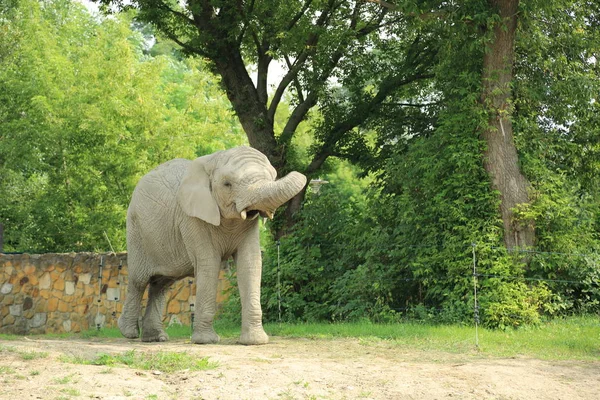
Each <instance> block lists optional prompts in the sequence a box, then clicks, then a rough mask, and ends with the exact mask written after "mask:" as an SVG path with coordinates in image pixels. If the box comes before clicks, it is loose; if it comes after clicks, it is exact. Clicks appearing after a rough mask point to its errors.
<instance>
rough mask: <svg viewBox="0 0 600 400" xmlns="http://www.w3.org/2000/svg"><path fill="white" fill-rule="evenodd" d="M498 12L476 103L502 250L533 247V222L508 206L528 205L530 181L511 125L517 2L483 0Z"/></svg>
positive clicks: (484, 61)
mask: <svg viewBox="0 0 600 400" xmlns="http://www.w3.org/2000/svg"><path fill="white" fill-rule="evenodd" d="M489 4H490V7H491V8H492V9H493V10H494V11H496V12H498V16H499V19H498V20H497V21H496V22H495V23H494V24H493V26H492V32H491V36H490V39H489V40H490V42H489V45H488V48H487V50H486V52H485V55H484V57H483V73H482V81H483V89H482V94H481V101H482V103H483V104H484V106H485V107H486V108H487V109H488V112H489V120H488V124H487V126H486V127H485V128H484V129H483V132H482V137H483V139H484V140H485V142H486V150H485V153H484V165H485V169H486V170H487V171H488V173H489V175H490V178H491V181H492V187H493V188H494V189H495V190H498V191H499V192H500V215H501V217H502V223H503V225H504V243H505V245H506V247H507V248H513V247H516V246H519V247H533V245H534V244H535V231H534V225H533V221H531V220H526V221H517V219H516V218H515V215H514V210H515V209H517V208H518V207H523V206H527V205H529V203H530V199H529V193H528V192H529V189H530V183H529V181H528V180H527V178H526V177H525V176H524V175H523V172H522V171H521V168H520V164H519V155H518V153H517V148H516V146H515V139H514V134H513V126H512V108H513V101H512V87H513V78H514V71H513V66H514V55H515V38H516V34H517V18H518V10H519V0H489Z"/></svg>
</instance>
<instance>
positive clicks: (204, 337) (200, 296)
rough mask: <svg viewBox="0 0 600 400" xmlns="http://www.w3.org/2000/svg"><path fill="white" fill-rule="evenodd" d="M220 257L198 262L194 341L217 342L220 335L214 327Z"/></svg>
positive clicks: (199, 342) (200, 342) (203, 342)
mask: <svg viewBox="0 0 600 400" xmlns="http://www.w3.org/2000/svg"><path fill="white" fill-rule="evenodd" d="M220 265H221V260H220V258H218V257H216V256H213V257H208V258H204V259H202V260H199V261H198V262H197V264H196V318H195V319H194V332H193V334H192V343H197V344H209V343H217V342H218V341H219V335H217V333H216V332H215V329H214V328H213V320H214V318H215V313H216V312H217V286H218V283H219V267H220Z"/></svg>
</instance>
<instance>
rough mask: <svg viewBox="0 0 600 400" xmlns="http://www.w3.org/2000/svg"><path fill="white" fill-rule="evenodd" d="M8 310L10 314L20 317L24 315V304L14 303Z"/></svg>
mask: <svg viewBox="0 0 600 400" xmlns="http://www.w3.org/2000/svg"><path fill="white" fill-rule="evenodd" d="M8 310H9V312H10V315H12V316H15V317H20V316H21V315H23V304H13V305H12V306H9V307H8Z"/></svg>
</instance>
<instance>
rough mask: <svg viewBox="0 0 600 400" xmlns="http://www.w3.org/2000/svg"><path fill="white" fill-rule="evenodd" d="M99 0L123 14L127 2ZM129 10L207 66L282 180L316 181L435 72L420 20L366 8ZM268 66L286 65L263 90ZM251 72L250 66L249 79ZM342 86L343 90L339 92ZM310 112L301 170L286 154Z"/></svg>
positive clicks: (152, 3)
mask: <svg viewBox="0 0 600 400" xmlns="http://www.w3.org/2000/svg"><path fill="white" fill-rule="evenodd" d="M97 1H99V2H101V3H102V4H103V5H105V6H111V5H117V6H121V8H122V7H123V4H125V2H122V1H121V0H97ZM131 4H132V6H133V7H135V8H136V9H137V10H138V18H139V19H140V20H142V21H147V22H151V23H153V24H154V25H155V26H156V28H157V29H158V30H159V32H160V33H161V34H162V35H165V36H166V37H168V38H170V39H171V40H173V41H175V42H176V43H178V44H179V45H180V46H181V47H182V49H183V50H184V51H185V52H186V53H187V54H192V55H197V56H201V57H204V58H206V59H208V60H209V61H210V66H211V69H212V70H213V71H214V72H215V73H216V74H218V75H219V76H220V77H221V83H222V85H223V88H224V90H225V92H226V93H227V97H228V98H229V100H230V101H231V104H232V106H233V108H234V110H235V112H236V115H237V117H238V118H239V120H240V123H241V125H242V126H243V128H244V131H245V132H246V135H247V137H248V142H249V143H250V145H251V146H253V147H255V148H257V149H258V150H260V151H262V152H263V153H265V154H266V155H267V156H268V157H269V159H270V161H271V163H272V164H273V165H274V166H275V168H276V169H277V170H278V172H279V173H280V174H281V173H284V172H286V171H287V170H290V169H292V168H294V169H300V170H301V171H302V172H304V173H306V174H307V175H309V177H310V176H312V175H314V174H315V173H316V172H317V171H319V169H320V168H321V167H322V166H323V164H324V163H325V162H326V160H327V159H328V158H329V157H330V156H335V155H341V154H343V153H344V151H343V150H344V147H345V146H347V144H348V140H347V139H348V137H352V138H353V140H354V142H357V143H360V142H362V141H363V139H362V138H360V132H356V128H357V127H359V126H360V125H361V124H363V123H364V122H365V121H367V120H368V119H369V118H370V117H372V116H373V115H374V114H375V113H376V111H377V109H378V106H379V105H381V104H382V102H384V101H385V100H386V99H388V98H389V97H390V96H392V95H394V94H397V93H398V91H399V89H401V88H404V87H409V86H411V85H413V84H415V83H416V82H419V81H422V80H425V79H428V78H431V76H432V75H431V73H430V70H429V69H430V65H429V64H428V63H427V61H431V59H432V56H433V55H434V54H435V52H436V48H435V42H434V41H432V40H431V38H429V37H427V35H426V34H422V33H421V32H420V31H419V29H417V28H415V29H412V26H413V25H415V26H416V25H418V24H416V23H415V22H413V21H411V19H410V18H407V17H406V16H405V15H403V14H390V13H388V11H387V9H386V8H384V7H381V6H379V5H378V4H373V3H370V2H365V1H350V2H349V1H343V0H319V1H315V0H305V1H301V2H288V1H281V0H268V1H267V0H256V1H255V0H251V1H250V0H249V1H233V0H219V1H217V0H190V1H188V2H186V3H185V4H184V3H181V2H174V1H169V0H136V1H133V2H131ZM368 57H371V58H372V59H373V60H379V61H381V62H380V65H379V66H376V65H375V64H376V63H370V64H369V67H371V66H375V68H374V69H369V68H368V67H367V66H366V65H365V64H364V63H363V62H364V61H367V60H368ZM359 59H360V60H361V62H358V61H357V60H359ZM273 62H279V63H281V64H283V65H284V70H285V73H284V75H283V76H282V77H281V79H280V80H279V82H278V83H277V84H276V85H275V86H274V91H273V92H271V93H269V85H268V82H269V72H270V71H272V70H270V69H269V67H270V65H271V64H272V63H273ZM391 65H393V67H392V68H390V66H391ZM249 68H254V69H255V70H256V79H255V80H253V79H252V78H251V76H250V74H249V72H248V69H249ZM339 83H341V84H342V85H343V87H344V89H345V92H344V91H340V90H336V89H335V88H336V87H339ZM286 93H287V94H288V95H289V96H291V98H292V101H291V103H292V105H293V111H292V112H291V114H290V116H289V118H288V119H287V122H286V123H285V125H284V126H283V128H282V129H281V131H278V132H276V131H275V125H274V120H275V114H276V111H277V109H278V107H279V106H280V104H281V101H282V99H283V98H284V95H285V94H286ZM350 97H351V100H352V101H348V100H350V99H349V98H350ZM313 109H318V110H319V112H320V113H321V114H322V115H324V116H325V117H324V118H326V119H327V121H328V123H327V124H324V125H320V126H318V128H316V130H315V134H316V140H315V145H314V147H313V149H312V155H311V160H310V162H309V163H308V165H303V166H299V165H297V160H293V159H291V157H290V155H291V154H292V153H293V150H292V148H293V139H294V135H295V132H296V130H297V128H298V125H299V124H300V123H301V122H302V121H304V120H305V119H306V118H307V116H308V115H309V113H310V112H311V110H313ZM345 139H346V141H345ZM344 141H345V143H344ZM304 193H305V192H304V191H303V192H302V193H301V194H299V195H298V196H297V197H296V198H294V199H293V200H292V201H291V202H290V203H289V204H288V207H287V210H286V212H285V224H284V225H283V226H281V227H280V229H279V230H278V231H279V232H278V235H281V234H282V233H283V232H285V230H286V229H288V228H289V227H290V226H291V225H292V224H293V214H294V213H295V212H297V211H298V210H299V208H300V204H301V201H302V198H303V196H304Z"/></svg>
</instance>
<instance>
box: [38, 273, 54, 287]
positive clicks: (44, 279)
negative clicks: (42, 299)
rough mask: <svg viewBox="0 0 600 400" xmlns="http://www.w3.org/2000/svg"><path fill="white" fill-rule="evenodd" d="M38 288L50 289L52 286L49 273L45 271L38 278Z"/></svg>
mask: <svg viewBox="0 0 600 400" xmlns="http://www.w3.org/2000/svg"><path fill="white" fill-rule="evenodd" d="M39 282H40V283H39V286H40V289H50V288H51V287H52V279H51V278H50V273H49V272H45V273H44V274H43V275H42V276H41V278H40V280H39Z"/></svg>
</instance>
